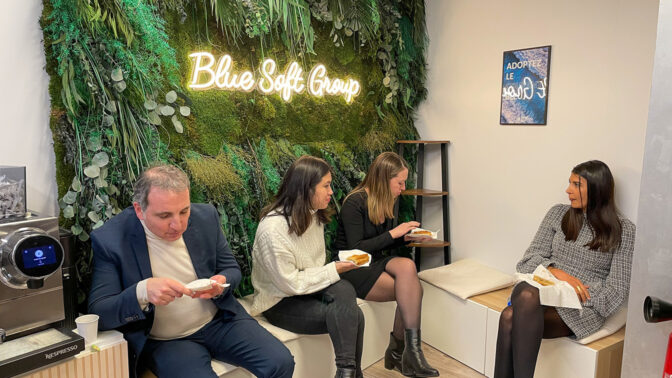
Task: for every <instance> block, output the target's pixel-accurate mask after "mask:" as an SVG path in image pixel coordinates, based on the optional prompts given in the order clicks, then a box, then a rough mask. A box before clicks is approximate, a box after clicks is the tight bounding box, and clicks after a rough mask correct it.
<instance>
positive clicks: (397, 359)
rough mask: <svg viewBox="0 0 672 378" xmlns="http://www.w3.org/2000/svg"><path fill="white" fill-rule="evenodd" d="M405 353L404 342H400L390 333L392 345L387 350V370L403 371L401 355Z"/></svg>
mask: <svg viewBox="0 0 672 378" xmlns="http://www.w3.org/2000/svg"><path fill="white" fill-rule="evenodd" d="M403 353H404V340H399V339H397V338H396V337H394V334H393V333H392V332H390V344H389V345H388V346H387V350H385V369H387V370H392V369H397V370H399V371H401V355H402V354H403Z"/></svg>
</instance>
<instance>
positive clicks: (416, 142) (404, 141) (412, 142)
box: [397, 140, 450, 144]
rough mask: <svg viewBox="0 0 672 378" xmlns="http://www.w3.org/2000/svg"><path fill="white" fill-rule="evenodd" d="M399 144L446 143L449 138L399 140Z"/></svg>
mask: <svg viewBox="0 0 672 378" xmlns="http://www.w3.org/2000/svg"><path fill="white" fill-rule="evenodd" d="M397 143H399V144H446V143H450V141H449V140H398V141H397Z"/></svg>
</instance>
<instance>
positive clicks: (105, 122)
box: [103, 114, 114, 127]
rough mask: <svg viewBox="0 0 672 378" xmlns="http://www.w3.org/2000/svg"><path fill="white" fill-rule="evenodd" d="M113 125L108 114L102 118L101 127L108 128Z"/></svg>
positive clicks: (112, 120) (112, 118) (111, 118)
mask: <svg viewBox="0 0 672 378" xmlns="http://www.w3.org/2000/svg"><path fill="white" fill-rule="evenodd" d="M113 123H114V117H112V116H111V115H109V114H105V115H104V116H103V126H105V127H110V126H112V124H113Z"/></svg>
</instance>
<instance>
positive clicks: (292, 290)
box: [249, 212, 340, 316]
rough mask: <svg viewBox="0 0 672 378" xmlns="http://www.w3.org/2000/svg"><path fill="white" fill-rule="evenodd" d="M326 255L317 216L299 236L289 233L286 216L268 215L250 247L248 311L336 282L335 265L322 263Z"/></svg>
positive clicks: (322, 231)
mask: <svg viewBox="0 0 672 378" xmlns="http://www.w3.org/2000/svg"><path fill="white" fill-rule="evenodd" d="M326 258H327V256H326V250H325V246H324V225H322V224H320V223H319V221H318V218H317V215H313V220H312V222H311V224H310V227H308V229H307V230H306V232H305V233H303V235H301V236H296V234H291V235H290V234H289V227H288V226H287V222H286V221H285V217H283V216H281V215H277V214H276V213H275V212H272V213H271V214H269V215H267V216H266V217H265V218H264V219H262V220H261V222H260V223H259V227H258V228H257V234H256V236H255V238H254V247H253V249H252V285H253V286H254V296H253V299H252V305H251V308H250V309H249V311H250V314H251V315H252V316H256V315H258V314H260V313H262V312H264V311H266V310H268V309H269V308H271V307H273V306H274V305H275V304H277V303H278V302H280V300H281V299H282V298H285V297H290V296H294V295H304V294H310V293H314V292H316V291H320V290H322V289H324V288H325V287H327V286H329V285H331V284H333V283H335V282H337V281H338V280H339V279H340V277H339V275H338V272H337V271H336V264H335V263H334V262H330V263H329V264H326V265H325V264H324V263H325V262H326Z"/></svg>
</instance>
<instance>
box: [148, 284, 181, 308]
mask: <svg viewBox="0 0 672 378" xmlns="http://www.w3.org/2000/svg"><path fill="white" fill-rule="evenodd" d="M185 294H186V295H191V291H190V290H188V289H187V288H186V287H184V285H182V284H181V283H180V282H178V281H175V280H173V279H171V278H150V279H148V280H147V299H148V300H149V302H150V303H152V304H154V305H155V306H165V305H167V304H168V303H170V302H172V301H174V300H175V298H180V297H182V295H185Z"/></svg>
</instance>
